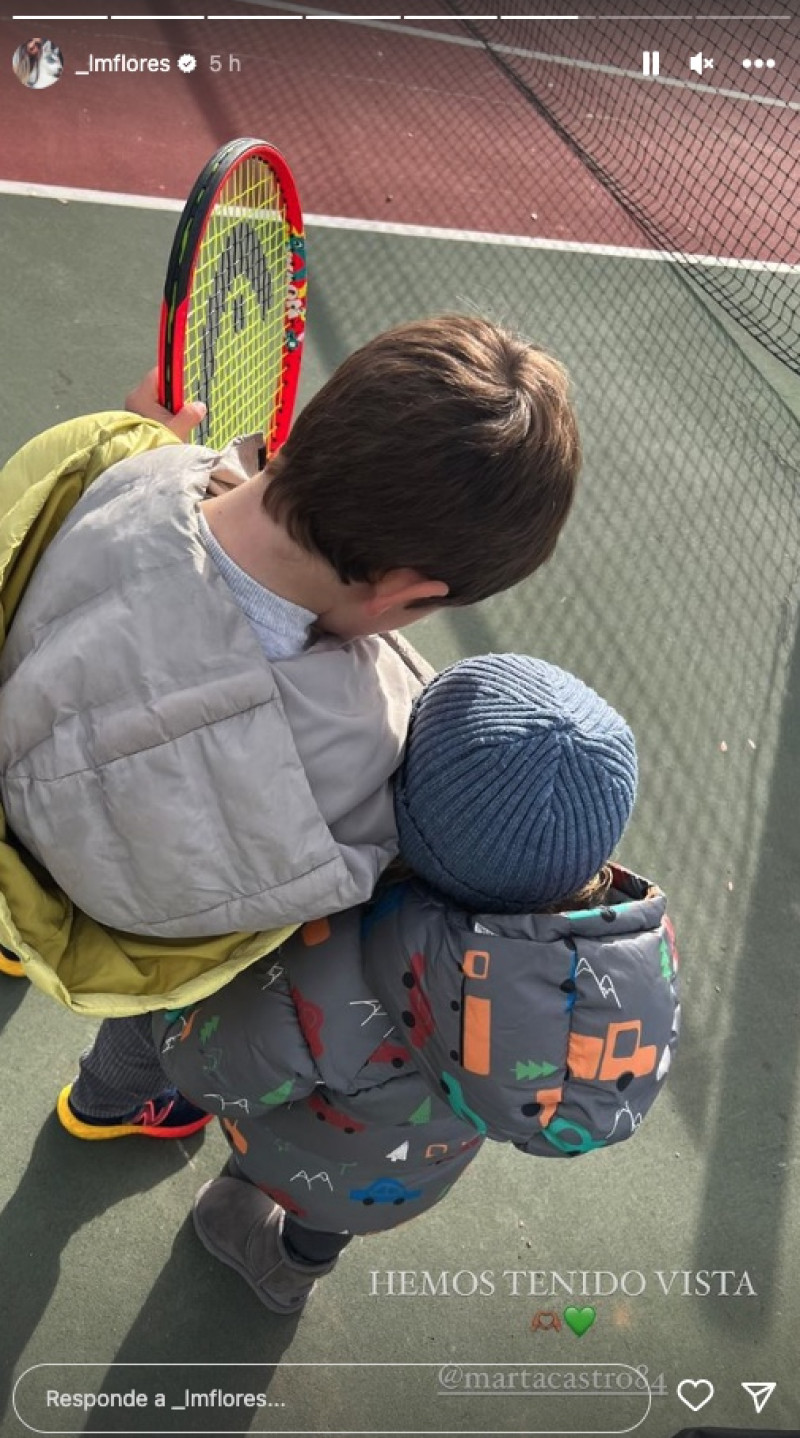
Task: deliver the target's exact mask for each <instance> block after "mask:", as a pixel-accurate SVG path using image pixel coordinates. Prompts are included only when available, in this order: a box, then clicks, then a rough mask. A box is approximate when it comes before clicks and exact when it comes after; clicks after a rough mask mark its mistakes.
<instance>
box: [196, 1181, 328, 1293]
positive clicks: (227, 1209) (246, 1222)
mask: <svg viewBox="0 0 800 1438" xmlns="http://www.w3.org/2000/svg"><path fill="white" fill-rule="evenodd" d="M193 1216H194V1226H195V1228H196V1230H197V1236H198V1238H199V1239H200V1242H201V1243H202V1244H203V1246H204V1248H207V1249H208V1251H209V1253H212V1254H213V1255H214V1257H215V1258H218V1259H219V1260H220V1262H221V1263H225V1264H227V1265H228V1267H229V1268H233V1269H235V1271H236V1272H237V1273H238V1274H240V1275H241V1277H242V1278H243V1279H244V1280H245V1282H247V1283H249V1285H250V1287H251V1288H252V1289H253V1290H254V1292H255V1293H256V1294H257V1296H258V1297H259V1298H260V1299H261V1302H262V1303H263V1304H265V1305H266V1307H267V1308H270V1309H271V1310H272V1312H273V1313H285V1314H292V1313H299V1312H300V1310H301V1308H303V1307H304V1306H305V1304H306V1302H307V1301H308V1299H309V1298H310V1296H311V1293H312V1292H313V1289H314V1286H315V1283H316V1280H317V1279H318V1278H322V1277H323V1276H324V1275H325V1274H326V1273H330V1271H331V1269H332V1268H333V1266H334V1264H335V1263H336V1260H337V1258H338V1256H339V1254H340V1253H341V1251H342V1249H343V1248H344V1247H345V1246H346V1245H347V1244H348V1243H349V1242H350V1238H351V1235H350V1234H349V1233H323V1232H322V1231H319V1230H316V1229H311V1228H305V1227H304V1226H303V1225H302V1224H299V1223H297V1221H296V1220H295V1219H293V1218H291V1216H290V1215H289V1214H287V1213H284V1211H283V1209H282V1208H280V1207H279V1205H278V1204H277V1203H273V1201H272V1199H271V1198H269V1197H268V1196H267V1194H265V1193H264V1192H262V1190H261V1189H260V1188H257V1187H256V1186H255V1184H252V1183H250V1181H249V1179H246V1178H214V1179H212V1180H211V1182H210V1183H206V1184H204V1185H203V1187H202V1188H201V1189H200V1192H199V1193H198V1195H197V1197H196V1199H195V1201H194V1210H193Z"/></svg>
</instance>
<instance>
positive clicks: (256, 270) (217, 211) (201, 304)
mask: <svg viewBox="0 0 800 1438" xmlns="http://www.w3.org/2000/svg"><path fill="white" fill-rule="evenodd" d="M305 316H306V260H305V236H304V233H303V216H302V211H301V209H300V202H299V200H298V197H297V190H296V188H295V183H294V180H293V178H292V173H291V170H290V169H289V166H288V164H287V163H286V161H285V159H284V158H283V156H282V155H281V154H280V153H279V152H278V150H276V149H274V148H273V146H272V145H267V144H265V143H264V142H263V141H262V140H232V141H230V143H229V144H227V145H223V146H222V148H221V149H220V150H217V153H216V154H215V155H213V156H212V157H211V159H210V160H209V161H208V164H207V165H205V167H204V168H203V170H202V172H201V174H200V175H198V177H197V180H196V181H195V184H194V187H193V189H192V192H191V194H190V196H189V198H188V200H187V201H186V205H185V206H184V210H183V214H182V215H181V218H180V222H179V224H178V228H177V230H176V232H175V239H174V240H173V243H172V251H171V253H170V257H169V265H168V267H167V278H166V283H165V286H164V301H163V304H162V307H161V329H160V337H159V362H158V382H159V402H160V403H161V404H162V405H163V406H164V407H165V408H166V409H169V410H171V412H172V413H173V414H177V412H178V410H179V409H181V407H182V406H183V405H184V404H187V403H188V402H189V401H191V400H202V401H203V402H204V403H205V404H206V405H207V407H208V410H207V414H206V417H205V419H204V421H203V423H202V425H200V426H199V442H200V443H201V444H208V445H210V446H211V448H213V449H221V448H222V447H223V446H224V445H226V444H227V443H228V442H229V441H230V440H232V439H234V438H236V436H237V435H243V434H252V433H254V432H255V431H259V430H260V431H261V432H262V433H263V434H264V437H265V446H266V453H267V458H269V457H270V456H271V455H273V454H274V453H275V452H276V450H277V449H279V448H280V446H281V444H282V443H283V441H284V440H285V438H286V436H287V434H288V432H289V425H290V423H291V418H292V409H293V407H294V401H295V397H296V394H297V383H298V379H299V376H300V358H301V355H302V342H303V335H304V332H305Z"/></svg>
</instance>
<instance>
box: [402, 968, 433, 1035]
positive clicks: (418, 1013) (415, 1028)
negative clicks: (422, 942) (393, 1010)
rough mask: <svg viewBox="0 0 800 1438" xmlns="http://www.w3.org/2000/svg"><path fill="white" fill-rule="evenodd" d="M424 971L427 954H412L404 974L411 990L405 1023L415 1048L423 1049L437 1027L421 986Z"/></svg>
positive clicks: (407, 985)
mask: <svg viewBox="0 0 800 1438" xmlns="http://www.w3.org/2000/svg"><path fill="white" fill-rule="evenodd" d="M424 973H425V955H424V954H412V955H411V960H410V965H409V968H408V969H406V972H405V973H404V974H403V984H404V985H405V987H406V988H407V989H408V991H409V992H408V1008H407V1009H406V1010H405V1011H404V1013H403V1023H404V1024H405V1026H406V1028H407V1029H408V1030H409V1035H408V1036H409V1039H410V1040H411V1043H412V1045H413V1047H414V1048H415V1049H421V1048H422V1047H423V1045H424V1044H426V1043H427V1041H428V1039H429V1038H430V1036H431V1034H432V1033H433V1031H434V1028H435V1024H434V1021H433V1012H432V1010H431V1006H430V1004H429V1003H428V1000H427V998H426V997H425V995H424V993H423V992H422V988H421V984H422V979H423V975H424Z"/></svg>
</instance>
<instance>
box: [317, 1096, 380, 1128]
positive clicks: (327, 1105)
mask: <svg viewBox="0 0 800 1438" xmlns="http://www.w3.org/2000/svg"><path fill="white" fill-rule="evenodd" d="M308 1106H309V1108H310V1109H311V1112H312V1113H315V1114H316V1115H317V1118H319V1119H322V1121H323V1122H324V1123H329V1124H331V1125H332V1126H333V1128H340V1129H341V1130H342V1133H363V1132H364V1129H365V1128H366V1124H363V1123H359V1121H358V1119H356V1118H352V1117H351V1116H350V1114H349V1113H342V1112H341V1110H340V1109H338V1108H334V1106H333V1104H332V1103H331V1101H330V1099H329V1098H326V1097H325V1094H323V1093H315V1094H312V1096H311V1098H310V1099H309V1100H308Z"/></svg>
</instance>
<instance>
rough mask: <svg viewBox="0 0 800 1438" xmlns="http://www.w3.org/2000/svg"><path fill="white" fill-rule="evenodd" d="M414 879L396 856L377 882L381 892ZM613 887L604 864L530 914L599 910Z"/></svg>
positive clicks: (410, 870)
mask: <svg viewBox="0 0 800 1438" xmlns="http://www.w3.org/2000/svg"><path fill="white" fill-rule="evenodd" d="M414 877H415V873H414V870H413V869H412V868H411V865H410V864H407V863H406V861H405V859H404V858H403V856H402V854H398V855H397V856H396V858H394V859H392V861H391V863H390V864H388V865H387V867H386V868H385V869H384V871H383V873H382V874H381V876H380V878H379V880H378V887H379V888H380V889H381V890H383V889H384V888H385V887H386V886H387V885H388V884H402V883H404V882H405V880H406V879H413V878H414ZM613 887H614V872H613V870H612V868H611V865H610V864H604V865H603V867H602V869H599V870H598V872H597V873H596V874H595V875H594V876H593V877H592V878H591V879H588V880H587V882H586V883H585V884H584V885H583V886H582V887H581V888H580V889H576V890H575V892H574V893H573V894H569V895H568V896H567V897H566V898H564V899H558V900H557V901H556V902H555V903H554V904H545V905H544V906H543V907H542V908H539V906H538V905H537V904H532V905H531V913H536V914H568V913H570V912H571V911H572V910H573V909H600V908H602V907H603V905H604V904H606V903H607V902H608V896H609V894H610V893H611V890H612V889H613Z"/></svg>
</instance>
